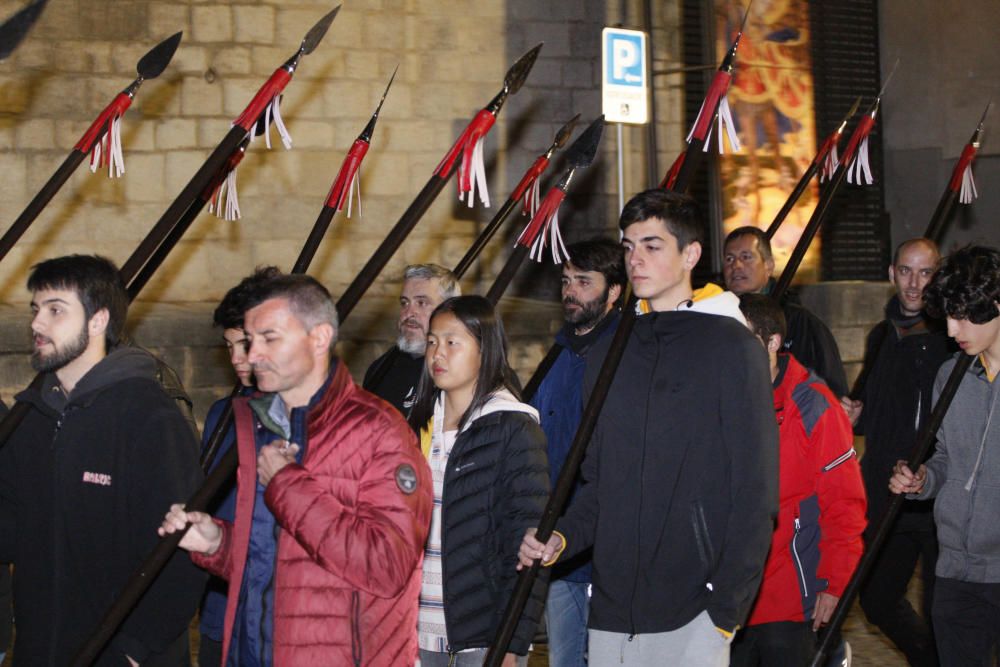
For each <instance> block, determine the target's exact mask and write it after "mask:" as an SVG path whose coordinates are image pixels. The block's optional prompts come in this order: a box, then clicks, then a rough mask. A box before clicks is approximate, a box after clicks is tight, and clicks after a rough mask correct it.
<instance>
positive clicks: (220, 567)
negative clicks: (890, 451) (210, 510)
mask: <svg viewBox="0 0 1000 667" xmlns="http://www.w3.org/2000/svg"><path fill="white" fill-rule="evenodd" d="M213 521H215V523H216V524H217V525H218V526H219V528H221V529H222V543H221V544H219V548H218V549H216V550H215V553H214V554H211V555H206V554H200V553H195V552H193V551H192V552H191V560H192V561H194V564H195V565H197V566H198V567H200V568H202V569H204V570H207V571H208V573H209V574H213V575H215V576H216V577H219V578H221V579H225V580H226V581H229V579H230V578H231V575H232V572H233V558H232V556H233V524H231V523H229V522H228V521H220V520H218V519H213Z"/></svg>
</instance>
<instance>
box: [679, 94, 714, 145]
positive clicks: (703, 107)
mask: <svg viewBox="0 0 1000 667" xmlns="http://www.w3.org/2000/svg"><path fill="white" fill-rule="evenodd" d="M704 111H705V100H702V101H701V107H700V108H699V109H698V115H697V116H695V118H694V123H692V124H691V131H690V132H688V135H687V138H686V139H685V140H684V141H685V142H686V143H691V137H693V136H694V128H696V127H698V121H700V120H701V114H702V112H704ZM711 137H712V128H711V127H709V128H708V136H707V137H706V138H705V145H706V146H707V145H708V140H709V139H710V138H711Z"/></svg>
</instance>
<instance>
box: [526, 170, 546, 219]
mask: <svg viewBox="0 0 1000 667" xmlns="http://www.w3.org/2000/svg"><path fill="white" fill-rule="evenodd" d="M541 189H542V185H541V183H540V182H539V179H537V178H536V179H535V182H534V183H532V184H531V187H530V188H528V189H527V190H526V191H525V193H524V214H525V215H526V216H528V217H529V218H533V217H535V214H536V213H538V206H539V204H540V203H541V201H542V199H541Z"/></svg>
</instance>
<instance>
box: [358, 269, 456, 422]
mask: <svg viewBox="0 0 1000 667" xmlns="http://www.w3.org/2000/svg"><path fill="white" fill-rule="evenodd" d="M461 293H462V288H461V287H460V286H459V284H458V281H457V280H456V279H455V275H454V274H453V273H452V272H451V271H449V270H448V269H446V268H444V267H443V266H438V265H437V264H412V265H410V266H408V267H406V269H405V270H404V271H403V292H402V294H400V295H399V321H398V323H397V325H396V326H397V329H398V330H399V337H398V338H397V339H396V345H395V346H394V347H391V348H389V350H388V351H387V352H386V353H385V354H383V355H382V356H381V357H379V358H378V359H376V360H375V361H373V362H372V363H371V365H370V366H369V367H368V370H367V371H366V372H365V379H364V381H363V382H362V386H363V387H364V388H365V390H367V391H370V392H371V393H373V394H375V395H376V396H378V397H380V398H384V399H385V400H386V401H388V402H389V403H391V404H392V406H393V407H394V408H396V409H397V410H399V411H400V413H402V414H403V416H406V415H407V414H408V413H409V411H410V407H412V405H413V399H414V397H415V396H416V392H417V383H418V382H419V381H420V373H421V371H422V369H423V367H424V348H425V347H426V346H427V329H428V327H429V326H430V319H431V313H433V312H434V309H435V308H437V307H438V305H440V304H441V302H443V301H444V300H445V299H450V298H451V297H453V296H459V295H460V294H461ZM386 365H388V368H385V366H386Z"/></svg>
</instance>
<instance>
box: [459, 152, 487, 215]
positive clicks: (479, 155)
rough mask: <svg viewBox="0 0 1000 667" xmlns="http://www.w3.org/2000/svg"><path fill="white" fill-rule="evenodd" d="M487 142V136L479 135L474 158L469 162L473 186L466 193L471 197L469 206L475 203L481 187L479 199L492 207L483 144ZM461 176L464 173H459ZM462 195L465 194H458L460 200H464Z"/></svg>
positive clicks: (484, 204)
mask: <svg viewBox="0 0 1000 667" xmlns="http://www.w3.org/2000/svg"><path fill="white" fill-rule="evenodd" d="M485 142H486V137H485V136H482V137H479V140H478V141H477V142H476V145H475V146H474V147H473V148H472V160H471V162H470V164H469V168H470V169H471V170H472V178H471V179H470V182H471V184H472V187H471V188H470V189H469V191H468V192H466V193H465V194H466V195H468V197H469V199H468V204H469V208H472V205H473V204H474V203H475V202H474V200H475V196H476V188H477V187H478V188H479V200H480V201H481V202H483V206H485V207H486V208H489V207H490V193H489V190H487V189H486V161H485V159H484V158H483V153H484V149H483V144H484V143H485ZM461 176H462V175H461V174H459V178H461ZM462 196H463V195H461V194H460V195H459V196H458V200H459V201H463V199H462Z"/></svg>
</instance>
